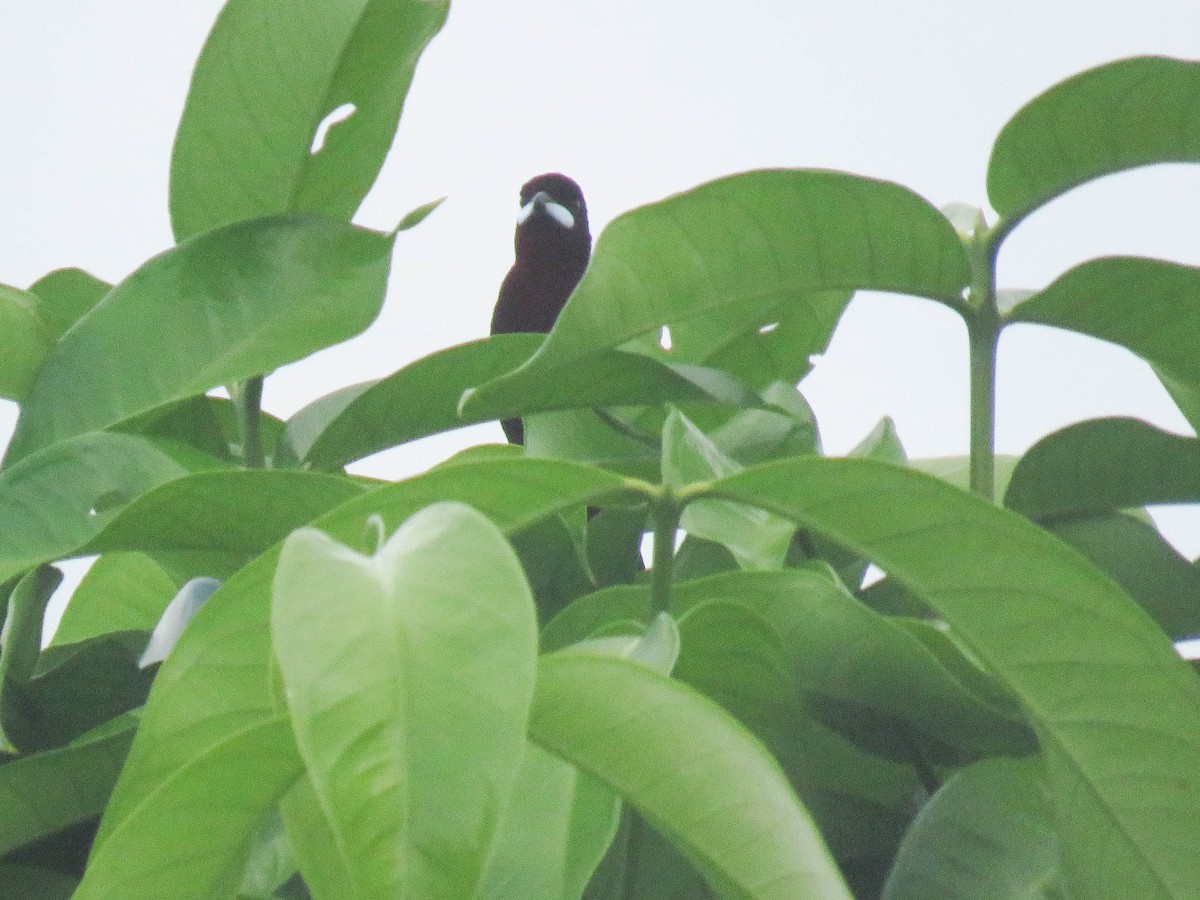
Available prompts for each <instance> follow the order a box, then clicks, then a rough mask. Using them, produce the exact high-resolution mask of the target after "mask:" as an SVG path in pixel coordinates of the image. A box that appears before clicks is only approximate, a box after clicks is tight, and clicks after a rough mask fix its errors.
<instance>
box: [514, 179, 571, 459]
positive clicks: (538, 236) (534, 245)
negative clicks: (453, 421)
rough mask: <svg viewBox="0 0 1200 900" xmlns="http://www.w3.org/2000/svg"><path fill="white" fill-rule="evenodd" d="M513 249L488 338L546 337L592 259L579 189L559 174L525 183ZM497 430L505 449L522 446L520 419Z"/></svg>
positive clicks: (523, 431) (522, 435)
mask: <svg viewBox="0 0 1200 900" xmlns="http://www.w3.org/2000/svg"><path fill="white" fill-rule="evenodd" d="M513 245H514V251H515V259H514V261H513V265H512V268H511V269H509V270H508V274H507V275H505V276H504V281H503V282H502V283H501V285H500V295H499V297H497V299H496V307H495V309H494V310H493V311H492V327H491V333H492V334H512V333H514V332H534V333H539V334H546V333H547V332H549V331H550V329H551V328H553V327H554V322H555V321H556V320H557V319H558V314H559V313H560V312H561V311H562V308H563V306H564V305H565V304H566V302H567V298H568V297H570V296H571V292H572V291H574V290H575V286H576V285H577V284H579V279H580V278H582V277H583V273H584V270H585V269H587V265H588V260H589V259H591V255H592V235H591V232H590V231H589V230H588V216H587V204H586V203H585V202H584V199H583V191H582V190H580V188H579V185H578V184H576V183H575V182H574V181H573V180H572V179H570V178H568V177H567V176H566V175H563V174H561V173H559V172H547V173H545V174H543V175H538V176H536V177H534V178H531V179H529V181H527V182H525V184H524V185H523V186H522V187H521V211H520V213H519V214H518V215H517V228H516V234H515V235H514V238H513ZM500 424H501V426H502V427H503V428H504V434H505V436H506V437H507V438H508V440H509V442H510V443H513V444H522V443H524V441H525V428H524V426H523V425H522V424H521V420H520V419H504V420H503V421H502V422H501V423H500Z"/></svg>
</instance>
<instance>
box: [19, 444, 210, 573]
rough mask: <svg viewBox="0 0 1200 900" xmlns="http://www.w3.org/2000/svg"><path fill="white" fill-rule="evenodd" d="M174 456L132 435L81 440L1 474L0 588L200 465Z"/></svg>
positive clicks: (165, 446) (184, 456)
mask: <svg viewBox="0 0 1200 900" xmlns="http://www.w3.org/2000/svg"><path fill="white" fill-rule="evenodd" d="M178 451H179V448H175V447H171V446H170V445H168V444H165V443H163V442H159V441H153V440H150V439H147V438H140V437H134V436H133V435H126V434H108V433H97V434H86V435H81V436H80V437H77V438H71V439H70V440H67V441H63V442H62V443H59V444H55V445H54V446H51V447H47V448H46V449H45V450H42V451H40V452H38V453H35V454H33V455H32V456H29V457H26V458H25V459H23V460H21V461H20V462H19V463H17V464H16V465H14V466H12V467H10V468H7V469H4V470H3V471H0V581H3V580H7V579H8V578H11V577H12V576H13V575H15V574H17V573H19V572H22V571H24V570H25V569H28V568H30V567H32V566H36V565H39V564H40V563H43V562H49V561H51V560H55V559H59V558H61V557H63V556H67V555H69V554H71V553H74V552H75V551H77V550H78V549H79V548H80V547H82V546H83V545H84V544H86V543H87V542H88V541H89V540H91V539H92V538H93V537H95V535H96V534H97V533H99V531H100V530H101V529H102V528H103V526H104V525H105V524H106V523H107V522H108V521H109V520H110V519H111V518H112V515H113V512H114V511H115V510H116V509H118V508H119V507H121V506H123V505H124V504H126V503H128V502H129V501H131V500H133V499H135V498H136V497H139V496H141V495H142V494H143V493H145V492H146V491H148V490H150V489H151V488H153V487H155V486H157V485H160V484H163V483H165V482H167V481H171V480H173V479H176V478H179V477H181V476H183V475H186V474H188V471H189V469H190V468H191V467H192V466H193V465H194V466H197V467H199V466H202V465H204V460H203V458H201V457H199V455H198V454H193V453H186V452H184V453H180V452H178ZM212 464H213V465H214V466H219V465H220V464H219V463H216V462H215V461H212Z"/></svg>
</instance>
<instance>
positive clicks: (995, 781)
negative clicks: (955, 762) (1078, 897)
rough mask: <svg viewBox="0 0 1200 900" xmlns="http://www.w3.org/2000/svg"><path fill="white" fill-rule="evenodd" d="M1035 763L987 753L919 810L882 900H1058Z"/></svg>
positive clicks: (1052, 845)
mask: <svg viewBox="0 0 1200 900" xmlns="http://www.w3.org/2000/svg"><path fill="white" fill-rule="evenodd" d="M1041 768H1042V767H1041V761H1040V760H1036V759H1032V760H1015V759H989V760H984V761H983V762H979V763H976V764H975V765H973V766H971V767H970V768H967V769H964V770H963V771H961V772H959V773H957V774H956V775H954V777H952V778H951V779H950V780H949V781H947V782H946V784H944V785H943V786H942V788H941V789H940V790H939V791H938V792H937V793H936V794H934V796H933V798H932V799H931V800H930V801H929V803H928V804H927V805H926V806H925V808H924V809H922V810H921V814H920V815H919V816H917V819H916V821H915V822H914V823H913V827H912V829H911V830H910V831H909V833H908V834H907V835H905V838H904V843H903V844H902V845H901V847H900V852H899V854H897V856H896V864H895V867H894V868H893V869H892V872H891V874H890V875H889V877H888V881H887V886H886V888H885V889H884V892H883V900H930V898H932V897H937V898H938V900H1056V898H1059V897H1062V896H1063V894H1062V892H1061V888H1060V885H1059V884H1058V883H1057V882H1058V879H1057V869H1058V841H1057V838H1056V835H1055V833H1054V826H1053V825H1052V823H1051V821H1050V808H1049V803H1048V802H1047V800H1046V796H1045V790H1044V788H1043V787H1042V785H1041V779H1042V772H1041Z"/></svg>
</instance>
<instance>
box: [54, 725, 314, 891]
mask: <svg viewBox="0 0 1200 900" xmlns="http://www.w3.org/2000/svg"><path fill="white" fill-rule="evenodd" d="M301 771H302V769H301V763H300V758H299V756H298V755H297V753H296V746H295V742H294V740H293V738H292V731H291V728H289V727H288V721H287V718H286V717H276V718H270V719H266V720H265V721H262V722H259V723H256V724H254V725H251V726H248V727H245V728H242V729H239V730H237V731H236V732H234V733H232V734H231V735H230V736H228V738H227V739H225V740H223V741H221V742H220V743H218V744H215V745H214V746H213V747H211V748H209V749H208V750H207V751H206V752H204V753H202V754H200V755H198V756H196V757H195V758H193V759H190V760H188V761H187V763H186V764H185V765H184V766H182V767H181V768H180V769H179V770H178V771H177V772H175V773H173V774H172V776H171V777H170V778H166V779H164V780H163V781H162V782H160V783H159V784H158V785H156V787H155V789H154V790H153V791H152V792H150V793H149V794H148V795H147V796H146V797H145V798H144V800H143V801H142V802H141V803H139V804H138V805H137V807H136V808H135V809H134V810H132V814H131V815H130V816H129V817H128V818H127V819H126V820H125V821H123V822H122V823H121V824H120V826H119V827H117V828H116V829H115V830H114V831H113V832H112V833H111V834H110V835H109V837H108V839H107V840H106V841H105V842H104V843H102V844H101V843H97V844H96V846H95V848H94V849H93V851H92V857H91V860H90V861H89V865H88V868H87V872H86V873H85V875H84V879H83V883H82V884H81V885H80V886H79V890H78V892H77V893H76V894H75V900H90V898H96V900H100V898H104V900H108V898H112V897H121V898H123V900H140V898H145V900H161V898H163V897H171V898H173V900H189V898H196V900H202V898H204V900H207V898H213V897H229V896H232V895H233V893H234V891H235V890H236V888H237V886H238V884H239V883H240V881H241V877H242V866H243V864H244V862H245V859H246V854H247V852H248V850H249V845H250V840H251V838H252V837H253V836H254V834H255V832H256V831H257V830H258V826H259V823H260V822H261V821H262V820H263V818H264V816H265V815H266V814H267V813H268V812H269V810H270V809H271V807H272V806H273V805H274V804H275V803H276V802H277V801H278V799H279V797H280V796H281V795H282V794H283V793H284V791H286V790H287V788H288V787H289V786H290V785H291V784H292V782H294V781H295V780H296V777H297V776H298V775H299V774H300V772H301Z"/></svg>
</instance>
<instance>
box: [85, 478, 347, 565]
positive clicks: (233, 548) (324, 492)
mask: <svg viewBox="0 0 1200 900" xmlns="http://www.w3.org/2000/svg"><path fill="white" fill-rule="evenodd" d="M364 493H366V491H365V489H364V488H363V486H362V485H360V484H357V483H356V482H354V481H352V480H350V479H349V478H345V477H341V476H337V475H326V474H323V473H320V472H297V471H288V470H275V471H272V470H262V469H258V470H247V469H240V470H237V469H235V470H232V471H223V472H198V473H196V474H195V475H188V476H186V477H184V478H179V479H176V480H175V481H171V482H168V483H166V484H163V485H160V486H159V487H157V488H154V489H153V490H150V491H147V492H146V493H145V494H143V495H142V496H141V497H139V498H138V499H137V500H135V501H134V502H133V503H130V504H129V505H128V506H126V507H125V508H124V509H122V510H121V511H120V512H118V513H117V514H116V515H115V516H114V517H113V518H112V521H110V522H109V523H108V524H107V525H106V526H105V528H104V530H103V531H101V532H100V534H99V535H97V536H96V537H95V538H94V539H93V540H92V542H91V543H90V544H89V546H88V549H89V550H91V551H95V552H104V551H108V550H146V551H164V550H172V551H173V550H222V551H226V552H229V553H233V554H237V555H239V556H241V557H243V558H246V559H249V558H250V557H253V556H257V555H258V554H259V553H261V552H263V551H264V550H266V549H267V548H268V547H270V546H271V545H272V544H275V543H277V542H278V541H281V540H283V539H284V538H285V537H287V535H288V534H289V533H290V532H291V531H292V530H293V529H295V528H298V527H300V526H301V525H304V524H306V523H308V522H311V521H312V520H313V519H315V518H316V517H317V516H319V515H321V514H322V513H324V512H327V511H329V510H330V509H333V508H334V507H335V506H339V505H340V504H342V503H345V502H346V501H348V500H352V499H354V498H355V497H360V496H362V495H363V494H364ZM248 509H252V510H254V511H255V514H254V515H253V516H247V515H246V511H247V510H248Z"/></svg>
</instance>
